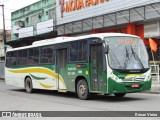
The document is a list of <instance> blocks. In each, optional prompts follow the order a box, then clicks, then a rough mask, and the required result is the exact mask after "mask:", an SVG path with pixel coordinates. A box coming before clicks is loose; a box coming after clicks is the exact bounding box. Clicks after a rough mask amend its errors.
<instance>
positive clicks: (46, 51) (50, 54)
mask: <svg viewBox="0 0 160 120" xmlns="http://www.w3.org/2000/svg"><path fill="white" fill-rule="evenodd" d="M54 62H55V51H54V50H53V46H45V47H41V58H40V63H41V64H51V63H54Z"/></svg>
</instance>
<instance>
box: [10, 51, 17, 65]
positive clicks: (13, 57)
mask: <svg viewBox="0 0 160 120" xmlns="http://www.w3.org/2000/svg"><path fill="white" fill-rule="evenodd" d="M10 62H11V66H16V65H17V51H14V52H11V55H10Z"/></svg>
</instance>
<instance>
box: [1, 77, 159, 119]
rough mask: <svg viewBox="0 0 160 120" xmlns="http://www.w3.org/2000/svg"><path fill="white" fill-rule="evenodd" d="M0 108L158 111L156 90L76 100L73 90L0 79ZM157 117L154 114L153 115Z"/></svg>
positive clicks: (16, 109) (5, 109) (23, 109)
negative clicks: (31, 87)
mask: <svg viewBox="0 0 160 120" xmlns="http://www.w3.org/2000/svg"><path fill="white" fill-rule="evenodd" d="M0 96H1V97H0V111H159V110H160V106H159V101H160V95H159V94H147V93H134V94H128V95H126V96H125V97H124V98H116V97H114V96H102V95H95V96H94V97H93V98H92V99H91V100H85V101H83V100H79V99H78V98H77V97H76V96H75V94H74V93H67V94H66V93H58V92H56V91H45V90H39V91H36V92H35V93H32V94H28V93H26V92H25V90H24V89H21V88H17V87H11V86H6V85H5V82H4V81H3V80H0ZM154 119H158V118H154Z"/></svg>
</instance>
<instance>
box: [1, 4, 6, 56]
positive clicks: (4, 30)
mask: <svg viewBox="0 0 160 120" xmlns="http://www.w3.org/2000/svg"><path fill="white" fill-rule="evenodd" d="M0 6H1V7H2V14H3V42H4V55H5V54H6V29H5V18H4V5H3V4H2V5H0Z"/></svg>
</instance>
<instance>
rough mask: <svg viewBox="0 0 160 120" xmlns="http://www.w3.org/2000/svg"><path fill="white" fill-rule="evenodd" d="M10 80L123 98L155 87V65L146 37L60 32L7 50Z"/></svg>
mask: <svg viewBox="0 0 160 120" xmlns="http://www.w3.org/2000/svg"><path fill="white" fill-rule="evenodd" d="M5 81H6V84H7V85H12V86H17V87H22V88H24V89H26V92H28V93H31V92H33V91H34V90H35V89H45V90H57V91H59V92H75V93H76V94H77V96H78V97H79V99H82V100H86V99H89V98H90V96H91V95H92V93H95V94H102V95H111V94H113V95H115V96H116V97H123V96H125V95H126V93H136V92H141V91H146V90H150V89H151V83H152V80H151V69H150V64H149V57H148V54H147V51H146V47H145V45H144V43H143V40H142V39H141V38H140V37H138V36H134V35H128V34H121V33H99V34H91V35H85V36H78V37H57V38H53V39H47V40H42V41H36V42H33V44H32V45H29V46H25V47H19V48H13V49H10V50H8V51H7V53H6V63H5Z"/></svg>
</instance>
